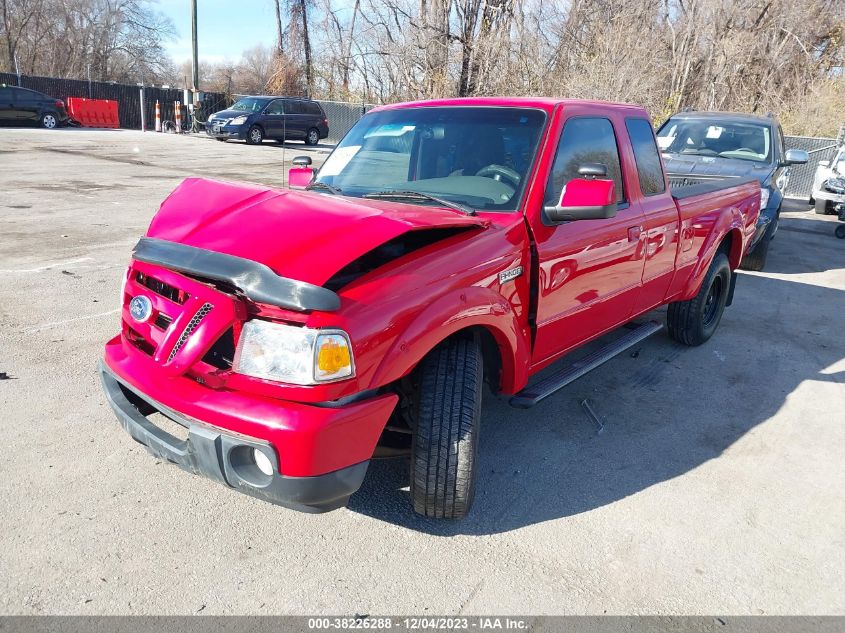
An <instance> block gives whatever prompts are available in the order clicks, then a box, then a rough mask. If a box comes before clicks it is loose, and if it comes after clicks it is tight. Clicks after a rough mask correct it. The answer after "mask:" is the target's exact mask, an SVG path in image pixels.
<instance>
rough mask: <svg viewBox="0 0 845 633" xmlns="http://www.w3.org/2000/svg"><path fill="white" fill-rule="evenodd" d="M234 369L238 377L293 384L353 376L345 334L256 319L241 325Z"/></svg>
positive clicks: (349, 349) (350, 347) (339, 331)
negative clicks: (242, 375) (244, 376)
mask: <svg viewBox="0 0 845 633" xmlns="http://www.w3.org/2000/svg"><path fill="white" fill-rule="evenodd" d="M234 369H235V371H236V372H238V373H239V374H245V375H247V376H254V377H255V378H266V379H268V380H277V381H279V382H288V383H293V384H295V385H315V384H317V383H320V382H330V381H333V380H339V379H341V378H349V377H351V376H354V375H355V367H354V364H353V362H352V346H351V345H350V343H349V337H348V336H347V334H346V332H343V331H341V330H317V329H311V328H306V327H295V326H293V325H284V324H282V323H271V322H270V321H261V320H257V319H255V320H252V321H248V322H247V323H246V324H244V327H243V330H242V331H241V338H240V341H238V349H237V350H236V351H235V362H234Z"/></svg>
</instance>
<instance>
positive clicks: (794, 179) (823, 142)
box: [783, 128, 845, 200]
mask: <svg viewBox="0 0 845 633" xmlns="http://www.w3.org/2000/svg"><path fill="white" fill-rule="evenodd" d="M843 129H845V128H843ZM841 136H842V134H840V137H841ZM783 140H784V143H785V144H786V149H788V150H789V149H803V150H804V151H806V152H807V153H808V154H809V155H810V160H809V161H808V162H807V164H806V165H795V166H794V167H792V169H791V170H790V172H789V184H788V185H787V187H786V191H785V192H784V195H786V197H787V198H797V199H800V200H809V199H810V196H811V195H812V193H813V178H814V177H815V175H816V169H817V168H818V166H819V162H821V161H823V160H827V161H830V160H833V156H834V154H836V150H837V148H838V147H839V145H840V139H835V138H825V137H817V136H784V138H783Z"/></svg>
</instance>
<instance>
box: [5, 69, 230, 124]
mask: <svg viewBox="0 0 845 633" xmlns="http://www.w3.org/2000/svg"><path fill="white" fill-rule="evenodd" d="M0 84H7V85H9V86H20V87H21V88H29V89H31V90H36V91H38V92H43V93H44V94H46V95H47V96H48V97H53V98H54V99H61V100H62V101H64V102H65V103H67V99H68V97H84V98H87V99H111V100H112V101H117V103H118V115H119V117H120V127H123V128H129V129H135V130H140V129H141V86H138V85H131V84H119V83H112V82H104V81H87V80H85V79H59V78H57V77H37V76H32V75H15V74H12V73H0ZM143 90H144V117H145V120H146V124H147V129H148V130H149V129H152V128H153V125H154V123H155V104H156V101H158V102H159V103H160V104H161V118H162V120H163V121H164V120H168V119H169V120H172V119H174V118H175V116H174V115H175V106H174V104H175V102H176V101H180V102H183V103H184V100H185V96H184V95H185V93H184V91H183V90H181V89H178V88H155V87H152V86H146V87H144V89H143ZM227 103H228V101H227V99H226V96H225V95H224V94H222V93H218V92H206V93H205V102H204V104H203V106H204V112H205V113H208V112H216V111H217V110H222V109H223V108H225V107H226V104H227Z"/></svg>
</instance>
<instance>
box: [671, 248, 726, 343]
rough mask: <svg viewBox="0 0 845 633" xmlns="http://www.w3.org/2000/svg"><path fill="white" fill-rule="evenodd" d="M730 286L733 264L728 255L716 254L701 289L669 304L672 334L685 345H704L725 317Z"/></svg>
mask: <svg viewBox="0 0 845 633" xmlns="http://www.w3.org/2000/svg"><path fill="white" fill-rule="evenodd" d="M730 285H731V267H730V264H729V263H728V256H727V255H725V253H723V252H718V253H716V257H714V258H713V262H712V263H711V264H710V268H709V269H708V271H707V275H705V277H704V282H703V283H702V284H701V290H699V291H698V294H697V295H695V297H693V298H692V299H690V300H689V301H676V302H674V303H670V304H669V310H668V312H667V313H666V324H667V325H668V326H669V336H671V337H672V338H673V339H675V340H676V341H678V342H679V343H683V344H684V345H690V346H695V345H701V344H702V343H704V342H705V341H707V340H708V339H709V338H710V337H711V336H713V333H714V332H715V331H716V328H717V327H719V322H720V321H721V320H722V314H723V313H724V311H725V303H726V302H727V300H728V289H729V288H730Z"/></svg>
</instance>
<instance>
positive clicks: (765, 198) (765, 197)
mask: <svg viewBox="0 0 845 633" xmlns="http://www.w3.org/2000/svg"><path fill="white" fill-rule="evenodd" d="M768 204H769V189H768V188H767V187H760V210H761V211H762V210H763V209H765V208H766V205H768Z"/></svg>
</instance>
